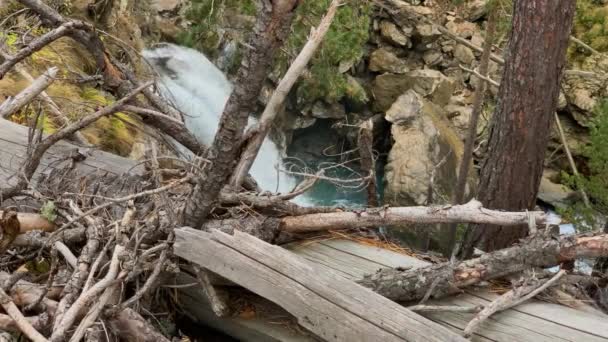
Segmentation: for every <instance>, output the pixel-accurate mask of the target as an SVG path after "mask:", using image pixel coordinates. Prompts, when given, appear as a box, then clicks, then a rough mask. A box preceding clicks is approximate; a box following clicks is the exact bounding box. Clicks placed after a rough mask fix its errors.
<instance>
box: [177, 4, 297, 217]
mask: <svg viewBox="0 0 608 342" xmlns="http://www.w3.org/2000/svg"><path fill="white" fill-rule="evenodd" d="M297 3H298V1H296V0H280V1H273V2H267V1H264V2H263V3H262V4H261V5H260V12H259V13H258V16H257V22H256V25H255V28H254V30H253V33H252V36H251V39H250V42H249V46H251V47H252V48H251V49H248V50H247V53H246V56H245V57H244V59H243V64H242V66H241V68H240V69H239V71H238V73H237V77H236V81H235V85H236V86H235V89H234V90H233V92H232V95H231V96H230V98H229V99H228V103H227V104H226V107H225V109H224V113H223V114H222V117H221V118H220V124H219V128H218V131H217V133H216V135H215V138H214V141H213V144H212V145H211V147H210V148H209V151H208V152H207V159H209V161H210V162H211V164H210V166H209V167H208V168H207V169H206V170H205V171H206V172H205V173H204V174H202V175H200V176H199V177H198V180H197V185H196V186H195V188H194V189H193V191H192V193H191V195H190V198H189V200H188V202H187V203H186V206H185V208H184V213H183V214H184V222H185V224H186V225H188V226H191V227H200V226H201V225H202V224H203V222H204V221H205V219H206V218H207V215H209V213H210V212H211V209H212V207H213V205H214V203H215V202H216V201H217V198H218V196H219V194H220V192H221V190H222V189H223V188H224V186H225V185H226V184H227V183H228V181H229V178H230V176H231V175H232V174H233V172H234V169H235V167H236V165H235V160H237V159H238V157H239V155H240V152H241V142H242V138H243V131H244V129H245V126H246V125H247V120H248V118H249V114H250V113H252V112H253V111H254V108H255V105H256V102H257V98H258V95H259V94H260V90H261V89H262V86H263V84H264V80H265V79H266V77H267V75H268V74H269V71H270V68H271V66H272V61H273V58H274V55H275V53H276V52H277V51H278V49H279V48H280V47H281V45H282V44H283V42H284V41H285V39H286V38H287V36H288V34H289V27H290V25H291V20H292V18H293V15H294V12H295V8H296V6H297Z"/></svg>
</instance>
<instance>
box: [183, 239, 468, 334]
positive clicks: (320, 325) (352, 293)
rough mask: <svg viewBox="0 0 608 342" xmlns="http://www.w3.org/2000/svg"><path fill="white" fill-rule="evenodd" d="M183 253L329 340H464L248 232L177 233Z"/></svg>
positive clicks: (184, 256)
mask: <svg viewBox="0 0 608 342" xmlns="http://www.w3.org/2000/svg"><path fill="white" fill-rule="evenodd" d="M175 234H176V241H175V245H174V251H175V253H176V254H177V255H179V256H180V257H183V258H185V259H187V260H189V261H192V262H194V263H196V264H198V265H200V266H201V267H205V268H207V269H209V270H210V271H212V272H214V273H216V274H218V275H221V276H223V277H226V278H227V279H229V280H231V281H233V282H235V283H237V284H240V285H242V286H244V287H246V288H248V289H250V290H251V291H253V292H255V293H257V294H259V295H260V296H262V297H265V298H267V299H269V300H271V301H273V302H275V303H277V304H278V305H280V306H282V307H283V308H285V309H286V310H287V311H288V312H290V313H291V314H293V315H294V316H295V317H297V318H298V321H299V323H300V324H301V325H302V326H303V327H305V328H307V329H309V330H310V331H312V332H313V333H315V334H316V335H317V336H319V337H320V338H321V339H323V340H325V341H348V340H353V341H371V340H379V341H464V339H462V337H460V336H459V335H457V334H455V333H453V332H451V331H449V330H448V329H446V328H445V327H442V326H440V325H439V324H437V323H434V322H432V321H430V320H428V319H426V318H424V317H422V316H419V315H417V314H415V313H413V312H412V311H410V310H407V309H406V308H404V307H402V306H400V305H398V304H396V303H394V302H391V301H389V300H387V299H386V298H383V297H381V296H378V295H377V294H375V293H373V292H372V291H369V290H367V289H365V288H364V287H362V286H359V285H357V284H355V283H353V282H352V281H350V280H348V279H346V278H344V277H342V276H340V275H338V274H336V273H333V272H331V271H328V270H327V269H321V268H318V267H317V266H315V265H312V264H309V263H307V262H305V260H304V259H303V258H301V257H298V256H297V255H295V254H293V253H291V252H289V251H287V250H285V249H283V248H281V247H277V246H273V245H269V244H267V243H264V242H263V241H260V240H258V239H255V238H253V237H251V236H250V235H247V234H243V233H238V232H237V233H235V234H234V236H230V235H226V234H223V233H221V232H218V231H214V232H212V233H205V232H201V231H197V230H194V229H191V228H180V229H177V230H176V231H175Z"/></svg>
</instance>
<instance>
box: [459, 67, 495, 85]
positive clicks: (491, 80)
mask: <svg viewBox="0 0 608 342" xmlns="http://www.w3.org/2000/svg"><path fill="white" fill-rule="evenodd" d="M459 67H460V69H462V70H464V71H466V72H470V73H472V74H473V75H475V76H477V78H479V79H482V80H484V81H486V82H488V83H490V84H491V85H493V86H495V87H497V88H498V87H500V83H498V82H496V81H494V80H493V79H491V78H489V77H488V76H484V75H482V74H480V73H479V72H478V71H477V70H474V69H469V68H467V67H465V66H464V65H462V64H460V65H459Z"/></svg>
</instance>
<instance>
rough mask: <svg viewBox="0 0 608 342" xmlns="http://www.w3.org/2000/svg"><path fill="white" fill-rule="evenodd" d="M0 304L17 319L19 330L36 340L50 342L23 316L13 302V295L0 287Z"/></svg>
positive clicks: (37, 341) (36, 341)
mask: <svg viewBox="0 0 608 342" xmlns="http://www.w3.org/2000/svg"><path fill="white" fill-rule="evenodd" d="M0 305H2V308H4V311H6V313H7V314H8V315H9V316H10V317H11V318H12V319H13V320H14V321H15V324H17V327H19V330H21V332H22V333H23V334H24V335H25V336H27V337H28V338H29V339H30V340H32V341H34V342H48V340H47V339H46V338H45V337H44V336H42V334H40V333H39V332H38V331H37V330H36V329H34V327H33V326H32V324H31V323H30V322H29V321H28V320H27V318H25V317H24V316H23V314H22V313H21V311H19V308H17V306H16V305H15V303H13V300H12V299H11V297H10V296H9V295H8V294H6V292H5V291H4V289H1V288H0Z"/></svg>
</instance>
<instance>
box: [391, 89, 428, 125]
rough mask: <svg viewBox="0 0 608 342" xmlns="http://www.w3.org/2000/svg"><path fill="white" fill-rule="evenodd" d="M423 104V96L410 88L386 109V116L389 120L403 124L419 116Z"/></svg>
mask: <svg viewBox="0 0 608 342" xmlns="http://www.w3.org/2000/svg"><path fill="white" fill-rule="evenodd" d="M422 106H423V102H422V97H421V96H420V95H418V93H416V92H415V91H413V90H411V89H410V90H408V91H406V92H405V94H403V95H401V96H399V97H398V98H397V101H395V103H393V104H392V105H391V108H389V110H387V111H386V116H385V118H386V120H387V121H388V122H391V123H393V124H399V125H402V124H404V123H407V122H409V121H412V120H413V119H414V118H418V117H419V116H420V111H421V110H422Z"/></svg>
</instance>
